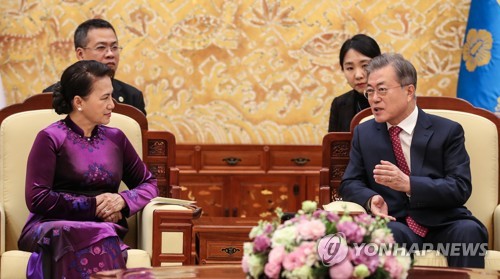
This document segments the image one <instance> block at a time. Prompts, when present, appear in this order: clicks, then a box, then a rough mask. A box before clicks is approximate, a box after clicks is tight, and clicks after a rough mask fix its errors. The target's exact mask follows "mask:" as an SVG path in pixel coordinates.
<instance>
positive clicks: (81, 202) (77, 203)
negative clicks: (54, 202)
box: [61, 193, 90, 210]
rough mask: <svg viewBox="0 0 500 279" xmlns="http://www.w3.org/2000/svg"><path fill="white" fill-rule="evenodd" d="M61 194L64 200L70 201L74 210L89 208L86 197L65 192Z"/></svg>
mask: <svg viewBox="0 0 500 279" xmlns="http://www.w3.org/2000/svg"><path fill="white" fill-rule="evenodd" d="M61 195H62V197H63V198H64V199H65V200H67V201H71V204H72V206H73V209H75V210H88V209H89V208H90V203H89V202H88V200H87V198H86V197H75V196H72V195H70V194H66V193H61Z"/></svg>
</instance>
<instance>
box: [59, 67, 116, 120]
mask: <svg viewBox="0 0 500 279" xmlns="http://www.w3.org/2000/svg"><path fill="white" fill-rule="evenodd" d="M106 76H108V77H110V78H111V77H112V76H113V70H111V68H109V67H108V66H106V65H105V64H102V63H100V62H97V61H95V60H80V61H78V62H76V63H75V64H73V65H71V66H69V67H68V68H67V69H66V70H64V72H63V74H62V76H61V82H59V83H58V84H56V86H55V88H54V93H53V97H52V107H53V108H54V109H55V111H56V113H57V114H68V113H70V112H71V111H72V110H73V106H72V105H71V103H72V102H73V98H74V97H75V96H80V97H82V98H84V97H86V96H88V95H89V94H90V92H92V85H93V83H94V80H96V79H97V78H102V77H106Z"/></svg>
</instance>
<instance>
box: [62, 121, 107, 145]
mask: <svg viewBox="0 0 500 279" xmlns="http://www.w3.org/2000/svg"><path fill="white" fill-rule="evenodd" d="M57 127H58V128H61V129H63V130H65V131H66V133H67V135H68V139H69V140H70V141H72V142H73V144H75V145H79V146H80V147H81V148H82V149H87V150H88V151H89V152H93V151H94V149H99V145H100V144H104V141H105V139H106V138H105V137H104V131H103V129H102V128H101V126H97V133H95V135H93V136H92V137H90V138H86V137H83V136H81V135H79V134H77V133H75V131H73V130H72V129H71V128H70V127H68V126H67V125H66V123H65V122H64V121H63V120H60V121H59V125H57Z"/></svg>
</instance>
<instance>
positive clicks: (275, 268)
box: [264, 262, 281, 279]
mask: <svg viewBox="0 0 500 279" xmlns="http://www.w3.org/2000/svg"><path fill="white" fill-rule="evenodd" d="M280 271H281V264H276V263H272V262H268V263H267V264H266V266H265V267H264V273H265V274H266V275H267V277H269V278H270V279H277V278H279V275H280Z"/></svg>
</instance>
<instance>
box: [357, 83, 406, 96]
mask: <svg viewBox="0 0 500 279" xmlns="http://www.w3.org/2000/svg"><path fill="white" fill-rule="evenodd" d="M407 85H409V84H401V85H398V86H394V87H379V88H367V89H366V90H365V92H364V93H363V95H365V98H367V99H373V95H375V92H377V95H379V96H380V97H384V96H385V95H387V93H389V90H391V89H394V88H398V87H401V88H403V87H405V86H407Z"/></svg>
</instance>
